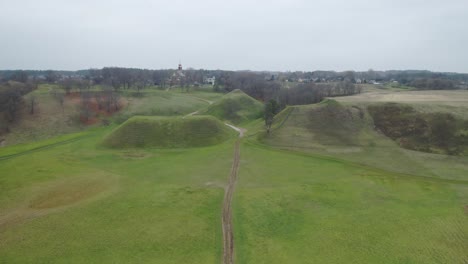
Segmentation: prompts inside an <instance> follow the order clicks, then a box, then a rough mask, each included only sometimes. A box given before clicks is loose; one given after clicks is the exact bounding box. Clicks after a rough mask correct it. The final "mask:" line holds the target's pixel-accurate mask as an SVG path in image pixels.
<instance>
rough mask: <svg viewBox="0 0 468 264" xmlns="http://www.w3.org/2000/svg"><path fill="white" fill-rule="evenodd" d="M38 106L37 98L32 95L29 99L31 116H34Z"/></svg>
mask: <svg viewBox="0 0 468 264" xmlns="http://www.w3.org/2000/svg"><path fill="white" fill-rule="evenodd" d="M36 104H37V101H36V96H35V95H31V96H30V97H29V98H28V106H29V114H31V115H34V110H35V109H36Z"/></svg>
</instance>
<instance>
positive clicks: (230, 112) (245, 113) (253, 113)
mask: <svg viewBox="0 0 468 264" xmlns="http://www.w3.org/2000/svg"><path fill="white" fill-rule="evenodd" d="M262 113H263V104H262V103H261V102H259V101H257V100H255V99H254V98H252V97H250V96H248V95H247V94H245V93H244V92H242V91H241V90H238V89H236V90H234V91H232V92H230V93H228V94H226V95H224V96H223V97H222V98H221V99H220V100H218V101H216V102H215V103H214V104H212V105H210V106H209V107H208V109H207V110H206V112H205V113H204V114H207V115H212V116H215V117H217V118H219V119H221V120H227V121H230V122H232V123H234V124H240V123H244V122H247V121H251V120H254V119H257V118H260V117H261V116H262Z"/></svg>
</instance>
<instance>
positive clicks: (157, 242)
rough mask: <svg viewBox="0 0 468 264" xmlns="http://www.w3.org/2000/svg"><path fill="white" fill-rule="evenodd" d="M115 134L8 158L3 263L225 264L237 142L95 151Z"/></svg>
mask: <svg viewBox="0 0 468 264" xmlns="http://www.w3.org/2000/svg"><path fill="white" fill-rule="evenodd" d="M108 132H109V131H108V129H107V130H103V129H101V130H98V131H94V132H92V133H90V135H89V136H87V137H85V138H83V139H81V140H79V141H76V142H71V143H68V144H64V145H59V146H55V147H53V148H49V149H45V150H41V151H37V152H32V153H29V154H27V155H24V156H19V157H15V158H13V159H9V160H3V161H0V167H1V171H2V173H1V174H2V176H1V177H0V263H65V262H66V263H116V262H118V263H219V262H220V259H221V252H222V247H221V245H222V241H221V239H222V234H221V229H220V226H221V221H220V219H221V205H222V199H223V194H224V189H223V187H224V185H225V183H226V182H227V177H228V175H229V170H230V166H231V160H232V146H233V142H232V141H228V142H226V143H224V144H220V145H216V146H213V147H206V148H197V149H189V150H182V149H179V150H155V149H145V150H141V149H140V150H135V149H134V150H125V151H115V150H109V149H103V148H99V147H96V145H97V143H98V142H99V141H100V140H101V138H102V137H103V136H104V135H105V134H106V133H108ZM208 164H209V166H208ZM18 168H21V170H18Z"/></svg>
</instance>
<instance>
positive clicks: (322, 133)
mask: <svg viewBox="0 0 468 264" xmlns="http://www.w3.org/2000/svg"><path fill="white" fill-rule="evenodd" d="M368 124H369V120H368V118H367V117H366V115H365V113H364V111H363V110H362V109H360V108H358V107H350V106H344V105H341V104H339V103H338V102H336V101H334V100H326V101H324V102H322V103H320V104H317V105H304V106H290V107H287V108H286V109H284V110H283V111H282V112H280V113H279V114H278V115H277V116H276V117H275V119H274V122H273V125H272V132H271V134H270V135H268V136H267V135H264V137H263V139H264V140H266V141H267V142H269V143H272V144H274V145H282V146H293V145H294V146H302V147H307V146H319V145H321V146H326V145H340V146H359V145H362V144H365V143H366V142H363V138H362V136H363V133H365V132H366V130H367V129H368V128H369V125H368Z"/></svg>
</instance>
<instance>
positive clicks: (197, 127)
mask: <svg viewBox="0 0 468 264" xmlns="http://www.w3.org/2000/svg"><path fill="white" fill-rule="evenodd" d="M231 133H232V132H231V131H230V129H229V128H228V127H227V126H225V125H224V124H223V123H221V122H220V121H219V120H218V119H216V118H214V117H211V116H190V117H186V118H182V117H143V116H135V117H132V118H130V119H129V120H127V121H126V122H125V123H123V124H122V125H120V126H119V127H118V128H116V129H115V130H114V131H112V132H111V133H110V134H109V135H108V136H106V137H105V138H104V140H103V142H102V144H103V145H104V146H106V147H110V148H134V147H138V148H140V147H155V148H187V147H202V146H209V145H215V144H218V143H221V142H223V141H225V140H227V139H228V138H229V137H230V135H231Z"/></svg>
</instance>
